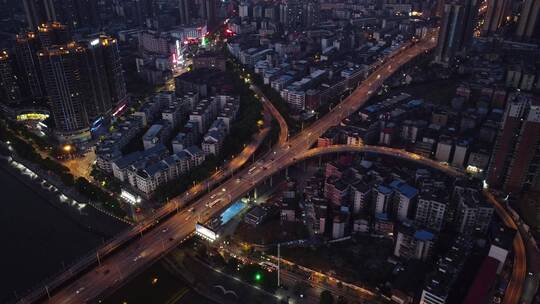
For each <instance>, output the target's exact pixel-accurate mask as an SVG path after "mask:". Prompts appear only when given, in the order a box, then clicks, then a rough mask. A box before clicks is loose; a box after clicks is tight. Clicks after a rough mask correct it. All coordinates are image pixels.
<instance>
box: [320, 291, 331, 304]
mask: <svg viewBox="0 0 540 304" xmlns="http://www.w3.org/2000/svg"><path fill="white" fill-rule="evenodd" d="M319 303H321V304H332V303H334V297H333V296H332V293H331V292H330V291H328V290H323V291H322V292H321V301H320V302H319Z"/></svg>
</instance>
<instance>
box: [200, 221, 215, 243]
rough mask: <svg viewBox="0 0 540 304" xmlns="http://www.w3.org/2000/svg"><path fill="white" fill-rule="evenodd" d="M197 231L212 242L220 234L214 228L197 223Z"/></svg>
mask: <svg viewBox="0 0 540 304" xmlns="http://www.w3.org/2000/svg"><path fill="white" fill-rule="evenodd" d="M195 233H197V235H199V236H200V237H202V238H204V239H206V240H209V241H210V242H213V241H215V240H217V239H218V237H219V235H218V234H217V233H215V232H214V231H213V230H212V229H210V228H208V227H206V226H204V225H202V224H199V223H197V224H196V225H195Z"/></svg>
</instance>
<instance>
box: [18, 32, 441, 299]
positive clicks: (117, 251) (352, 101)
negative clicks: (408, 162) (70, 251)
mask: <svg viewBox="0 0 540 304" xmlns="http://www.w3.org/2000/svg"><path fill="white" fill-rule="evenodd" d="M435 45H436V31H432V32H430V34H429V35H428V36H427V37H426V39H424V40H422V41H420V42H418V43H416V44H411V43H409V44H406V45H404V46H403V47H402V48H400V49H399V50H397V51H396V52H395V53H393V54H391V55H390V56H389V57H387V58H386V60H385V61H384V62H383V63H381V64H380V65H379V66H378V67H377V68H376V69H375V70H374V71H373V73H372V74H371V75H370V76H369V77H368V78H367V79H365V80H364V81H363V82H362V83H361V84H360V85H359V86H358V87H357V88H356V89H355V91H354V92H353V93H352V94H351V95H349V96H348V97H347V98H346V99H345V100H344V101H342V102H341V103H340V104H339V105H338V106H336V107H335V108H334V109H332V111H330V112H329V113H328V114H327V115H325V116H323V117H322V118H321V119H319V120H318V121H316V122H315V123H313V124H312V125H311V126H310V127H309V128H306V129H305V130H304V131H303V132H301V133H299V134H297V135H296V136H295V137H294V138H292V139H290V140H289V141H287V142H286V143H284V144H283V145H278V146H276V147H275V148H274V149H273V150H272V152H270V153H268V154H266V155H265V156H264V157H262V159H260V160H259V161H257V162H256V163H254V164H253V165H251V166H250V167H248V168H246V169H244V170H242V171H240V172H239V173H237V174H236V175H235V176H234V177H233V178H230V179H228V180H227V181H225V182H224V183H223V184H222V185H221V186H220V187H219V189H215V190H214V191H211V192H210V193H208V194H207V195H204V196H203V197H202V198H200V199H198V200H196V201H194V202H193V203H192V204H191V205H190V208H189V209H188V208H184V209H177V208H175V205H176V206H178V205H179V203H180V202H182V201H183V200H184V198H187V197H186V196H182V197H181V198H179V199H178V201H177V202H175V203H174V204H168V205H167V206H166V207H165V208H162V210H160V211H158V212H157V213H158V214H159V215H160V217H159V218H158V220H156V219H152V218H150V219H149V220H148V221H145V223H144V224H143V225H140V226H139V225H137V226H136V227H134V229H133V231H129V232H126V233H125V234H122V235H121V236H119V237H120V238H124V239H123V240H122V241H121V242H120V244H121V245H119V246H111V245H109V247H111V248H112V247H114V248H113V249H111V248H108V247H106V248H100V249H98V252H103V253H104V254H103V255H101V256H100V259H99V261H98V259H97V256H96V258H95V259H93V260H91V262H88V263H87V264H86V265H87V266H85V268H84V269H76V271H71V269H70V270H68V271H66V272H65V273H62V274H61V275H59V276H58V277H57V278H56V280H54V281H53V282H55V284H54V286H49V287H48V288H41V289H39V290H36V291H35V292H34V293H32V296H31V297H27V298H23V299H21V301H20V303H31V302H35V301H38V300H40V299H44V298H46V297H47V295H48V294H51V299H50V302H51V303H88V302H94V301H97V300H99V299H100V298H101V297H103V296H105V295H106V294H108V293H110V292H112V291H113V290H114V289H115V288H117V287H118V286H120V285H121V284H122V283H123V282H125V281H127V280H128V278H130V277H131V276H133V275H136V274H137V273H138V272H139V271H141V270H142V269H144V268H145V267H147V266H149V265H150V264H151V263H153V262H154V261H156V260H157V259H158V258H160V257H161V256H163V255H164V254H166V253H167V252H169V251H170V250H172V249H173V248H175V247H176V246H177V245H178V244H180V243H181V242H183V241H184V240H185V239H187V238H188V237H190V236H191V234H192V233H193V230H194V227H195V224H196V223H197V222H204V221H207V220H208V219H210V218H212V217H213V216H215V215H217V214H218V213H219V211H220V209H222V208H224V207H226V206H227V205H229V204H230V203H231V202H232V201H234V199H236V198H238V197H241V196H242V195H244V194H245V193H246V192H248V191H249V190H250V189H252V188H253V187H254V185H256V184H257V183H259V182H261V181H263V180H265V179H266V178H268V177H269V176H271V175H272V174H273V173H275V172H277V171H278V170H279V169H281V168H283V167H284V166H285V165H287V164H290V163H291V162H294V159H295V158H296V157H297V156H299V155H301V154H303V153H304V152H305V151H307V150H309V149H310V147H311V146H312V145H313V143H314V142H315V141H316V140H317V138H318V137H319V136H320V135H321V134H323V133H324V132H325V131H326V130H327V129H328V128H330V127H331V126H334V125H337V124H339V123H340V121H342V120H343V119H344V118H346V117H347V116H348V115H349V114H351V113H352V112H353V111H356V110H358V109H359V108H361V107H362V106H364V105H365V103H366V102H367V101H368V100H369V98H370V97H371V95H372V94H373V93H374V92H375V91H376V90H377V89H378V88H380V87H381V86H382V84H383V83H384V81H385V80H386V79H388V78H389V77H390V76H392V74H393V73H394V72H396V71H397V70H399V69H400V68H401V67H402V66H403V65H405V64H407V63H408V62H409V61H410V60H412V59H413V58H415V57H416V56H418V55H420V54H423V53H424V52H427V51H428V50H430V49H432V48H433V47H434V46H435ZM190 197H191V196H190ZM216 199H219V200H220V201H219V203H217V204H215V205H214V207H212V208H208V207H206V203H208V202H209V201H210V200H211V201H214V200H216ZM163 214H164V215H163ZM168 214H172V215H171V216H170V217H168V218H165V219H162V218H163V216H165V215H168ZM162 215H163V216H162ZM113 243H114V242H113Z"/></svg>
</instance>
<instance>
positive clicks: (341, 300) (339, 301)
mask: <svg viewBox="0 0 540 304" xmlns="http://www.w3.org/2000/svg"><path fill="white" fill-rule="evenodd" d="M337 304H347V300H345V298H344V297H343V296H339V297H338V298H337Z"/></svg>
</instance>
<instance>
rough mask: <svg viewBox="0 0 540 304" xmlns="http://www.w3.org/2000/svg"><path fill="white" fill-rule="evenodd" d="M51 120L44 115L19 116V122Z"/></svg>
mask: <svg viewBox="0 0 540 304" xmlns="http://www.w3.org/2000/svg"><path fill="white" fill-rule="evenodd" d="M47 118H49V115H48V114H43V113H26V114H20V115H17V120H18V121H24V120H45V119H47Z"/></svg>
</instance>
